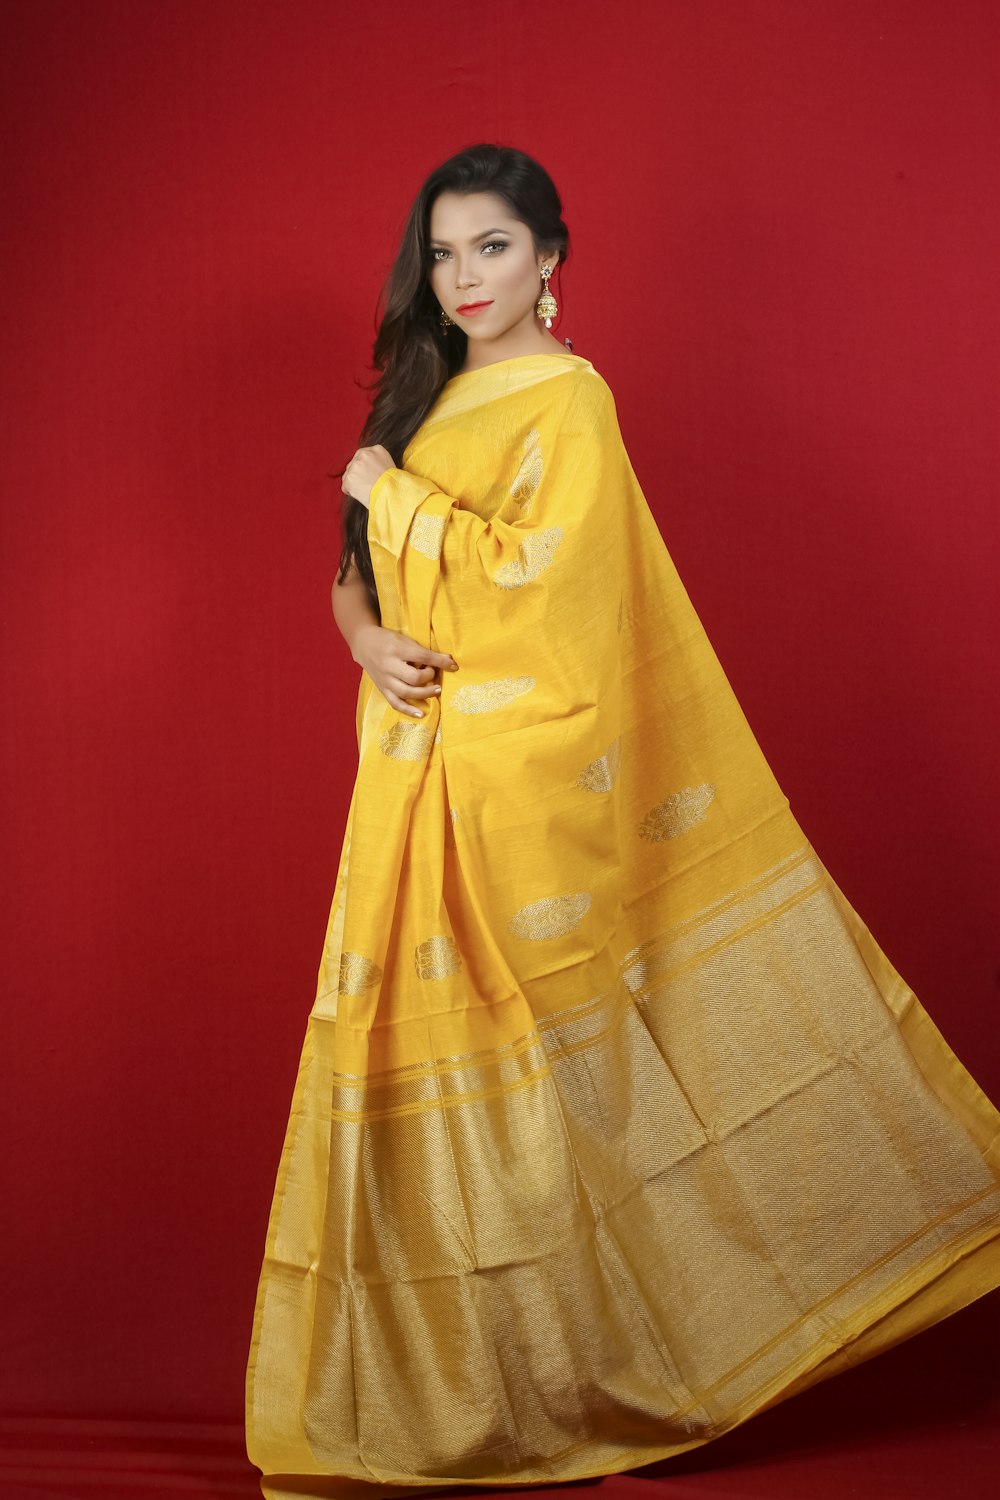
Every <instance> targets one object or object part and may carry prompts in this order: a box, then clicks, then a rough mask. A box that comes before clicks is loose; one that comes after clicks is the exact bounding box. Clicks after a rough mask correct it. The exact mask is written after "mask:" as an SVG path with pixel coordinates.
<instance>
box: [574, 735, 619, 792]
mask: <svg viewBox="0 0 1000 1500" xmlns="http://www.w3.org/2000/svg"><path fill="white" fill-rule="evenodd" d="M621 747H622V742H621V739H620V738H619V739H617V740H614V741H613V742H612V743H611V744H610V745H609V746H608V748H607V749H606V750H605V752H604V754H603V755H599V756H598V758H597V759H596V760H592V761H591V762H590V765H589V766H584V768H583V770H582V771H581V772H580V774H579V776H578V777H577V778H576V784H577V786H582V787H585V788H586V790H587V791H588V792H610V790H611V788H612V787H613V786H614V784H615V780H616V778H617V776H618V767H619V765H620V764H621Z"/></svg>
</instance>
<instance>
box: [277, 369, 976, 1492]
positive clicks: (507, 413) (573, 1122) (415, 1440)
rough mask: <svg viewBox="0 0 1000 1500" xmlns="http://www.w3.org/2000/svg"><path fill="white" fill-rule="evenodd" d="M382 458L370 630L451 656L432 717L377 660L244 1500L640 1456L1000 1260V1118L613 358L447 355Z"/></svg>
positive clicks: (402, 1488)
mask: <svg viewBox="0 0 1000 1500" xmlns="http://www.w3.org/2000/svg"><path fill="white" fill-rule="evenodd" d="M404 464H405V468H403V469H392V470H389V471H388V472H387V473H386V474H385V475H383V476H382V478H381V479H380V480H379V481H378V482H377V484H376V486H375V488H374V489H373V491H372V497H371V512H370V524H369V540H370V543H371V547H372V557H373V563H374V565H375V568H376V578H377V582H378V588H379V597H380V601H381V602H382V610H383V623H384V624H385V625H387V626H388V627H390V628H394V629H400V630H404V631H405V632H406V633H407V634H409V635H412V636H413V637H414V638H415V639H417V640H420V641H422V642H424V643H426V644H429V645H430V646H432V647H434V648H435V649H441V650H450V651H452V652H453V654H454V655H455V657H456V659H457V661H458V662H459V664H460V670H459V672H458V673H444V674H443V683H442V687H443V692H442V696H441V699H440V702H436V701H435V700H433V699H431V700H426V707H427V716H426V718H425V719H423V720H416V719H412V718H409V717H408V716H405V715H402V714H398V713H396V712H395V711H394V710H392V709H391V708H389V706H388V705H387V704H386V702H385V700H384V699H383V698H382V697H381V695H380V694H379V693H378V692H377V691H376V690H375V689H374V687H373V684H372V683H371V682H370V680H369V679H368V678H367V677H363V678H362V683H361V689H360V692H359V698H358V718H357V730H358V746H359V766H358V776H357V781H356V784H355V789H354V796H353V798H352V802H351V807H350V812H349V815H348V823H347V828H346V831H345V837H344V843H343V850H342V854H341V859H340V867H339V871H338V875H337V881H336V888H335V893H334V899H333V904H332V909H331V914H330V922H329V927H328V931H327V937H326V943H325V946H324V951H323V956H322V962H321V966H320V974H319V984H318V990H317V996H316V1001H315V1004H314V1006H313V1009H312V1011H311V1013H310V1016H309V1018H308V1023H307V1026H306V1035H305V1041H304V1046H303V1049H302V1056H301V1062H300V1066H299V1071H298V1076H297V1079H296V1083H295V1090H294V1095H293V1099H292V1107H291V1113H290V1117H289V1122H288V1129H287V1132H286V1136H285V1142H284V1148H283V1151H282V1155H281V1161H280V1165H279V1169H278V1175H277V1182H276V1186H275V1192H274V1198H273V1203H272V1207H271V1214H270V1220H269V1225H268V1232H267V1240H266V1247H265V1255H264V1262H263V1266H262V1270H261V1276H260V1283H259V1288H258V1295H257V1303H256V1308H255V1314H254V1321H253V1336H252V1343H251V1349H250V1358H249V1363H248V1368H247V1447H248V1452H249V1454H250V1457H251V1459H252V1460H253V1462H254V1463H255V1464H257V1466H258V1467H259V1468H260V1469H261V1471H262V1476H263V1477H262V1489H263V1492H264V1494H265V1495H266V1496H268V1497H271V1500H278V1497H281V1500H284V1497H291V1496H296V1497H300V1500H301V1497H310V1496H317V1497H318V1496H333V1495H338V1496H339V1495H362V1494H367V1493H369V1492H372V1493H374V1492H375V1491H376V1490H377V1491H378V1492H379V1493H382V1494H387V1495H392V1494H400V1493H405V1492H407V1491H409V1490H411V1489H416V1488H418V1487H424V1488H426V1487H428V1486H429V1487H431V1488H433V1487H435V1486H437V1487H441V1486H447V1485H449V1484H462V1483H476V1484H481V1485H484V1486H489V1485H490V1484H516V1483H542V1482H546V1481H556V1480H570V1479H576V1478H581V1477H585V1476H590V1475H595V1474H601V1473H609V1472H616V1471H620V1470H623V1469H627V1468H630V1467H635V1466H638V1465H640V1464H643V1463H648V1462H651V1461H653V1460H654V1459H658V1458H662V1457H666V1456H668V1455H670V1454H673V1453H678V1452H680V1451H682V1450H683V1449H685V1448H690V1447H692V1446H695V1445H697V1444H699V1443H704V1442H706V1441H708V1440H709V1439H711V1438H712V1437H714V1436H717V1435H718V1434H719V1433H721V1432H724V1431H726V1430H727V1429H728V1428H731V1427H733V1426H735V1425H736V1424H737V1423H739V1422H741V1421H744V1420H746V1419H747V1418H748V1417H750V1416H752V1415H753V1414H754V1413H755V1412H758V1411H760V1410H762V1409H764V1407H766V1406H768V1405H771V1404H773V1403H774V1402H776V1401H779V1400H783V1399H785V1398H787V1397H788V1396H790V1395H791V1394H792V1393H794V1392H795V1391H797V1390H801V1389H803V1388H804V1387H805V1386H807V1385H809V1384H811V1383H813V1382H815V1381H817V1380H821V1379H824V1378H826V1377H828V1376H830V1375H832V1374H835V1373H836V1372H837V1371H838V1370H840V1369H843V1368H844V1367H845V1366H847V1365H849V1364H851V1363H855V1362H858V1361H860V1360H863V1359H867V1358H870V1357H871V1356H872V1355H874V1354H876V1353H878V1352H879V1351H880V1350H882V1349H885V1348H888V1347H890V1346H891V1345H892V1344H894V1343H897V1342H899V1341H900V1340H901V1339H904V1338H907V1337H909V1336H911V1335H912V1334H914V1333H916V1332H918V1331H919V1330H920V1329H922V1328H925V1327H927V1326H929V1325H930V1324H932V1323H934V1322H935V1321H937V1320H939V1319H940V1318H942V1317H945V1316H946V1315H948V1314H949V1313H951V1312H953V1311H955V1310H956V1309H957V1308H958V1307H961V1306H963V1305H965V1304H966V1303H968V1302H970V1301H972V1300H973V1299H974V1298H976V1297H978V1296H981V1295H982V1294H984V1293H985V1292H987V1291H989V1290H991V1289H992V1288H994V1287H995V1286H997V1285H998V1284H1000V1161H998V1152H1000V1147H998V1141H1000V1114H998V1113H997V1111H996V1109H995V1108H994V1107H993V1105H992V1104H991V1103H990V1101H989V1100H988V1099H987V1098H986V1097H985V1095H984V1094H983V1093H982V1091H981V1090H980V1089H979V1088H978V1086H977V1085H976V1083H975V1082H974V1080H973V1079H972V1077H971V1076H970V1075H969V1073H968V1072H967V1071H966V1069H965V1068H964V1067H963V1065H962V1063H961V1062H960V1061H959V1059H958V1058H957V1057H956V1056H955V1055H954V1053H953V1052H952V1051H951V1050H950V1048H949V1047H948V1045H947V1043H946V1042H945V1041H944V1039H943V1038H942V1036H941V1035H940V1033H939V1032H938V1031H937V1029H936V1028H935V1026H934V1025H933V1023H932V1022H931V1020H930V1018H929V1017H928V1015H927V1013H926V1012H925V1011H924V1010H923V1008H922V1007H921V1005H920V1003H919V1002H918V1000H917V999H916V997H915V996H914V995H913V993H912V992H911V991H910V989H909V988H908V987H907V985H906V984H905V982H904V981H903V980H902V979H901V977H900V976H899V975H898V974H897V973H896V971H895V970H894V969H893V967H892V966H891V964H890V963H889V961H888V959H887V958H886V956H885V955H884V954H883V953H882V951H881V950H880V949H879V947H878V945H877V944H876V942H875V940H874V939H873V937H872V935H871V933H870V932H869V931H868V929H867V928H866V927H865V925H864V923H863V922H862V921H861V919H860V917H859V916H858V915H857V913H856V912H855V911H854V910H853V909H852V908H851V906H850V905H849V903H848V901H847V900H846V898H845V897H844V895H843V893H842V892H841V891H840V890H839V889H838V888H837V886H836V884H835V883H834V882H833V880H832V879H831V877H830V875H829V874H828V872H827V871H826V870H825V869H824V867H823V865H822V863H821V862H820V860H819V858H818V856H817V854H816V852H815V851H814V850H813V849H812V847H811V845H810V844H809V842H808V840H807V839H806V837H805V835H804V834H803V832H802V830H801V828H800V827H799V825H798V824H797V822H796V821H795V819H794V817H793V816H792V814H791V811H790V809H789V806H788V802H787V799H786V798H785V797H784V796H783V794H782V792H781V790H780V788H779V787H778V786H777V784H776V782H775V779H774V777H773V775H772V773H771V772H770V769H769V768H768V766H767V763H766V761H765V759H764V757H763V755H762V753H761V751H760V748H759V746H758V745H757V743H756V740H755V739H754V736H753V734H752V732H751V730H750V728H749V726H748V725H747V722H746V719H745V717H744V716H743V714H742V711H741V709H740V707H739V704H738V703H737V701H736V698H735V696H734V695H733V692H732V690H731V688H730V686H729V683H728V682H727V680H726V678H725V675H724V672H723V670H722V668H721V666H720V665H719V662H718V660H717V658H716V656H715V654H714V652H713V650H712V647H711V645H710V643H709V641H708V639H707V636H706V634H705V632H704V630H703V629H702V627H701V624H700V622H699V620H698V618H697V615H696V614H695V612H694V610H693V608H692V606H691V603H690V601H689V599H688V597H687V594H686V592H685V590H684V588H683V585H682V584H681V582H680V580H679V578H678V576H677V573H676V571H675V569H674V567H673V564H672V562H671V560H670V557H669V554H668V553H667V550H666V548H665V546H664V544H663V541H662V538H661V537H660V534H659V531H658V529H657V527H656V523H655V521H654V519H653V517H652V515H651V513H650V511H649V509H648V506H647V504H646V502H645V499H644V497H643V495H642V492H641V490H640V488H639V485H638V483H637V481H636V479H635V475H634V474H633V472H632V469H631V466H630V464H629V461H628V457H627V454H626V452H625V449H624V446H623V444H622V441H621V435H620V432H619V430H618V425H617V420H616V416H615V411H614V403H613V400H612V398H611V394H610V392H609V390H608V388H607V386H606V384H605V383H604V381H603V380H602V379H601V377H600V376H599V375H598V374H597V372H596V371H595V370H594V369H593V366H592V365H591V364H590V363H589V362H588V361H586V360H582V359H579V358H577V357H574V356H571V355H565V356H561V355H538V356H523V357H520V358H517V359H513V360H506V361H502V362H500V363H499V364H497V365H493V366H489V367H487V368H485V369H483V370H480V371H474V372H470V373H468V374H465V375H459V376H457V377H455V378H453V379H452V380H451V381H449V382H448V384H447V385H446V386H445V388H444V390H443V392H442V394H441V396H440V397H439V399H438V402H437V404H436V406H435V407H434V409H433V411H432V412H431V414H430V416H429V417H428V419H427V421H426V422H425V423H424V425H423V427H422V428H421V429H420V431H419V432H418V434H417V435H416V437H415V439H414V440H413V442H412V443H411V444H410V447H409V448H408V449H407V452H406V454H405V455H404ZM459 491H461V496H462V498H461V503H459V502H458V501H457V500H456V499H455V498H454V496H455V495H456V494H457V493H458V492H459ZM423 701H424V700H421V702H423Z"/></svg>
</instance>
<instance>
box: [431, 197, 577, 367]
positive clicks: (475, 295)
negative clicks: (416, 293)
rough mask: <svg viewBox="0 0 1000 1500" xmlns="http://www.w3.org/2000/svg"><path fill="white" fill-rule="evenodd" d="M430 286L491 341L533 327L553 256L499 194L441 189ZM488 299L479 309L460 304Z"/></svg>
mask: <svg viewBox="0 0 1000 1500" xmlns="http://www.w3.org/2000/svg"><path fill="white" fill-rule="evenodd" d="M429 227H430V234H429V239H430V247H429V255H430V269H429V280H430V284H431V290H432V291H433V293H434V295H435V297H436V298H437V299H438V301H439V302H440V304H441V306H442V307H443V308H444V310H445V312H446V313H447V314H448V316H449V317H450V318H451V319H452V320H453V321H454V322H455V323H457V324H458V326H459V327H460V328H462V329H464V331H465V332H466V333H467V334H468V336H469V338H470V339H471V340H475V341H483V340H486V341H489V340H492V339H495V338H498V337H500V335H502V334H505V333H508V332H509V331H510V330H511V329H513V328H515V327H517V326H518V325H527V326H529V327H530V326H531V324H532V322H533V320H534V317H535V303H536V302H537V301H538V297H539V295H540V293H541V290H542V286H543V282H542V279H541V272H540V267H541V266H542V264H543V263H545V264H547V265H551V266H554V265H555V261H556V257H555V256H554V255H549V256H544V255H541V254H539V252H538V251H537V250H536V249H535V246H534V242H533V240H532V238H531V230H530V229H529V228H528V226H527V224H524V223H522V222H521V220H520V219H514V218H512V217H511V213H510V209H509V208H508V207H507V205H506V204H505V203H504V201H503V199H502V198H499V197H497V195H496V194H495V193H451V192H446V193H439V194H438V196H437V198H435V200H434V202H433V204H432V205H431V213H430V226H429ZM475 302H489V303H490V304H491V305H490V306H489V307H483V308H481V309H480V310H479V312H475V313H471V314H469V313H463V312H460V311H459V309H460V308H461V307H462V306H464V305H466V304H468V303H475Z"/></svg>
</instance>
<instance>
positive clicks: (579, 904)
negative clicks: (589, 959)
mask: <svg viewBox="0 0 1000 1500" xmlns="http://www.w3.org/2000/svg"><path fill="white" fill-rule="evenodd" d="M589 910H590V892H589V891H571V892H569V894H568V895H565V896H543V897H542V899H541V900H540V901H530V902H529V903H528V905H527V906H522V907H521V909H520V911H516V912H515V913H514V915H513V916H512V917H511V919H510V922H509V923H508V924H507V925H508V929H509V931H511V932H512V933H513V934H514V936H515V937H519V938H528V939H530V940H531V941H532V942H541V941H543V940H544V939H545V938H555V937H564V936H565V935H566V933H567V932H572V931H573V929H574V927H579V925H580V923H581V922H582V921H583V918H584V917H585V916H586V914H587V912H588V911H589Z"/></svg>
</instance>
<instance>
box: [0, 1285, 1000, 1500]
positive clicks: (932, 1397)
mask: <svg viewBox="0 0 1000 1500" xmlns="http://www.w3.org/2000/svg"><path fill="white" fill-rule="evenodd" d="M518 1489H519V1487H518V1486H506V1487H504V1488H502V1489H490V1490H486V1489H481V1488H479V1487H475V1486H473V1487H461V1488H458V1487H456V1488H453V1489H450V1490H448V1491H447V1494H448V1497H449V1500H486V1497H487V1496H489V1495H503V1496H510V1495H512V1494H514V1493H515V1492H516V1491H517V1490H518ZM260 1493H261V1492H260V1488H259V1485H258V1483H257V1474H256V1470H254V1469H252V1468H251V1467H250V1465H249V1463H248V1461H247V1458H246V1450H245V1448H244V1447H243V1427H242V1423H241V1422H230V1423H199V1422H196V1421H192V1422H186V1423H182V1422H170V1423H163V1422H157V1421H155V1420H150V1421H146V1422H142V1421H136V1420H132V1419H129V1420H122V1421H118V1422H115V1421H100V1422H80V1421H76V1420H73V1419H65V1420H62V1421H60V1420H58V1419H51V1418H35V1419H29V1420H22V1419H16V1418H11V1417H8V1418H0V1500H98V1497H99V1500H175V1497H177V1500H260ZM436 1493H437V1494H439V1495H440V1494H441V1493H442V1492H441V1491H440V1490H438V1491H436ZM522 1493H523V1490H522ZM528 1493H529V1494H530V1495H531V1496H532V1497H533V1500H547V1497H551V1500H573V1497H580V1500H584V1497H590V1500H686V1497H688V1496H691V1497H696V1500H834V1497H836V1500H844V1497H850V1496H857V1497H863V1500H993V1497H994V1496H1000V1297H997V1296H990V1297H986V1298H983V1299H981V1301H980V1302H979V1303H973V1304H972V1306H971V1307H967V1308H963V1309H962V1311H961V1312H959V1313H956V1314H954V1315H953V1316H952V1317H950V1318H948V1319H946V1320H945V1321H944V1322H943V1323H940V1324H938V1325H937V1326H936V1327H934V1328H931V1329H929V1330H927V1331H926V1332H925V1333H923V1334H921V1335H919V1337H918V1338H915V1339H912V1340H909V1341H908V1342H907V1343H905V1344H901V1345H899V1346H897V1347H896V1348H895V1349H891V1350H889V1351H888V1353H886V1354H883V1355H880V1356H879V1357H878V1358H877V1359H873V1360H870V1361H869V1362H868V1363H867V1364H864V1365H861V1366H860V1367H858V1368H855V1369H852V1370H848V1371H846V1372H845V1373H843V1374H842V1375H838V1376H835V1377H834V1378H833V1379H831V1380H828V1381H824V1382H823V1383H822V1384H821V1385H818V1386H816V1387H814V1388H813V1389H812V1390H808V1391H804V1392H803V1393H802V1394H801V1395H798V1396H795V1397H793V1398H791V1399H790V1400H788V1401H786V1402H783V1403H781V1404H780V1405H779V1406H776V1407H773V1408H772V1409H771V1410H770V1411H766V1412H762V1413H761V1414H760V1415H759V1416H756V1417H753V1418H752V1419H751V1420H750V1421H748V1422H745V1423H744V1424H743V1425H742V1426H741V1427H738V1428H735V1429H733V1431H731V1432H728V1433H725V1434H724V1435H723V1436H722V1437H719V1438H716V1439H715V1440H714V1441H713V1442H711V1443H707V1444H705V1445H704V1446H703V1447H701V1448H695V1449H691V1450H689V1451H688V1452H687V1453H683V1454H681V1455H679V1456H678V1457H676V1458H672V1459H668V1460H665V1461H664V1462H662V1463H658V1464H649V1465H646V1466H645V1467H643V1468H640V1469H634V1470H631V1471H629V1472H628V1473H624V1474H614V1475H608V1476H606V1477H604V1478H599V1479H594V1480H590V1481H587V1482H585V1483H582V1484H576V1485H572V1486H567V1485H558V1486H552V1487H546V1486H535V1487H531V1488H530V1489H529V1490H528Z"/></svg>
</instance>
